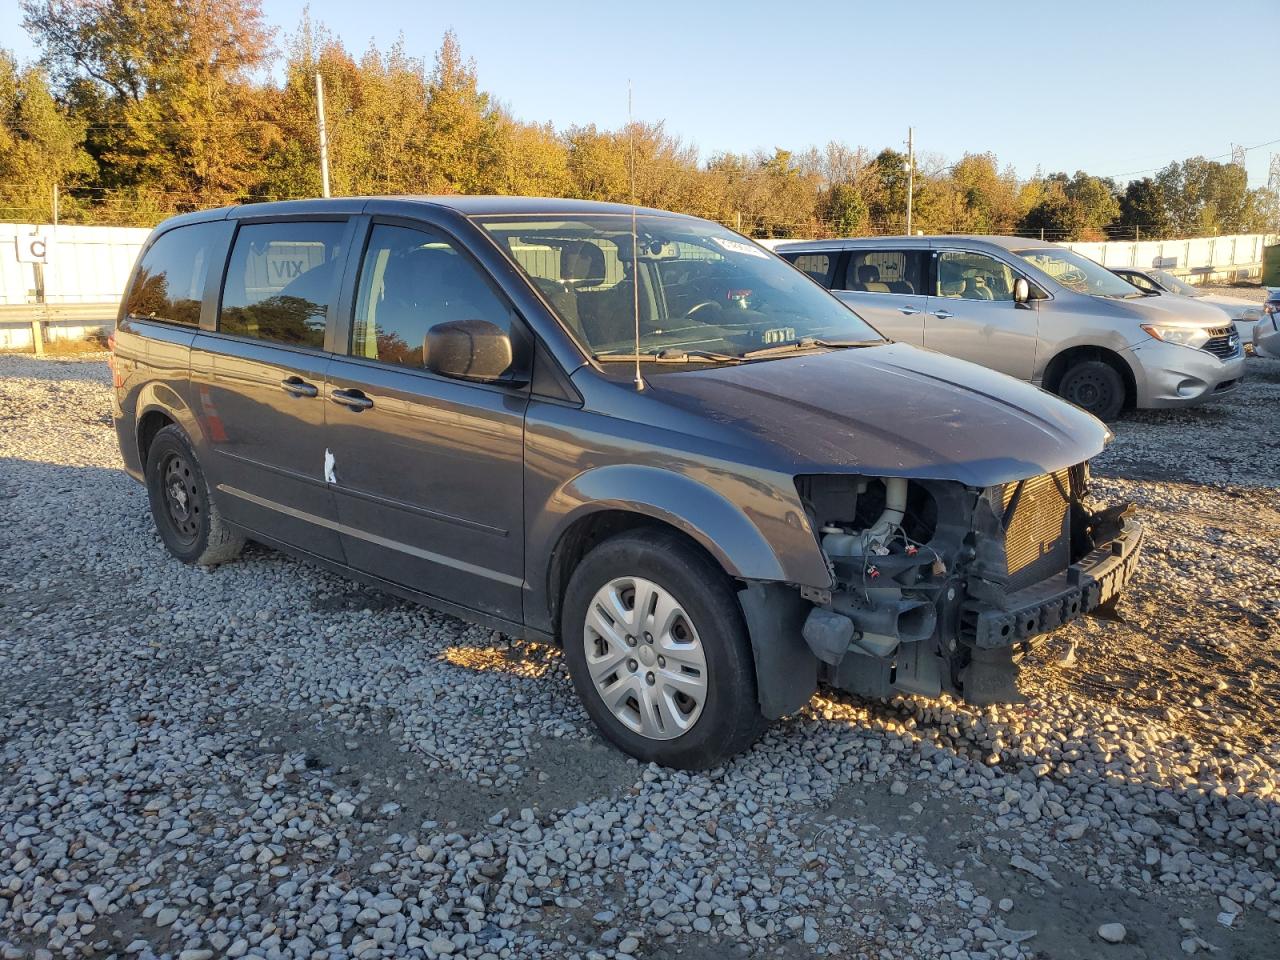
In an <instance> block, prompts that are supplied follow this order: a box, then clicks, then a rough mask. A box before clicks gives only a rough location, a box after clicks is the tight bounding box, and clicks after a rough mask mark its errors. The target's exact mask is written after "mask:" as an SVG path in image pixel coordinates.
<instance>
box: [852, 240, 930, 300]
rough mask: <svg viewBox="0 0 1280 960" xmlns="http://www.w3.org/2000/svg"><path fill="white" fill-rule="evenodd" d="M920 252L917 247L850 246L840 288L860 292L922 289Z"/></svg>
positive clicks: (921, 256) (912, 291)
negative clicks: (893, 248) (911, 248)
mask: <svg viewBox="0 0 1280 960" xmlns="http://www.w3.org/2000/svg"><path fill="white" fill-rule="evenodd" d="M923 274H924V254H923V253H921V252H920V251H919V250H853V251H851V252H850V254H849V265H848V267H846V268H845V275H844V289H845V290H858V291H861V292H863V293H906V294H914V293H925V292H926V291H925V287H924V276H923Z"/></svg>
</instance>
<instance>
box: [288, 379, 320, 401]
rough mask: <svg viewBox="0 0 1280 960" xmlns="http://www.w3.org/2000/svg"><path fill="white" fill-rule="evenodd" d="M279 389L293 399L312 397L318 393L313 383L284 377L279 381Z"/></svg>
mask: <svg viewBox="0 0 1280 960" xmlns="http://www.w3.org/2000/svg"><path fill="white" fill-rule="evenodd" d="M280 388H281V389H282V390H284V392H285V393H291V394H293V395H294V396H295V397H314V396H315V395H316V394H318V393H319V392H320V391H319V390H318V389H317V388H316V385H315V384H314V383H307V381H305V380H303V379H302V378H301V377H286V378H285V379H284V380H281V381H280Z"/></svg>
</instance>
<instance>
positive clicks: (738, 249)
mask: <svg viewBox="0 0 1280 960" xmlns="http://www.w3.org/2000/svg"><path fill="white" fill-rule="evenodd" d="M711 239H712V240H714V241H715V242H716V243H717V244H719V245H720V247H722V248H723V249H725V250H728V251H729V252H730V253H745V254H746V255H747V256H749V257H759V258H760V259H762V260H768V259H769V255H768V254H767V253H765V252H764V251H763V250H761V249H760V248H759V247H757V246H756V245H755V244H754V243H744V242H743V241H741V240H731V239H729V238H728V237H712V238H711Z"/></svg>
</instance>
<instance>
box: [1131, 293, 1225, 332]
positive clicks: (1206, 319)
mask: <svg viewBox="0 0 1280 960" xmlns="http://www.w3.org/2000/svg"><path fill="white" fill-rule="evenodd" d="M1111 302H1112V303H1115V304H1118V305H1120V306H1123V307H1129V308H1131V309H1132V310H1133V311H1134V312H1135V313H1136V314H1137V315H1138V317H1139V318H1140V319H1141V321H1142V322H1143V323H1185V324H1192V325H1196V326H1209V327H1220V326H1222V325H1223V324H1224V322H1225V321H1226V318H1225V317H1224V316H1223V315H1222V309H1221V308H1220V307H1215V306H1213V305H1212V304H1209V303H1206V302H1205V301H1204V300H1203V299H1199V298H1192V297H1179V296H1175V295H1170V294H1161V295H1160V296H1158V297H1142V298H1137V297H1135V298H1134V299H1132V300H1113V301H1111Z"/></svg>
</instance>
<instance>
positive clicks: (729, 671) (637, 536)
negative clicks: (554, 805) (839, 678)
mask: <svg viewBox="0 0 1280 960" xmlns="http://www.w3.org/2000/svg"><path fill="white" fill-rule="evenodd" d="M628 577H638V578H643V579H645V580H647V581H650V582H652V583H653V584H656V585H657V586H658V587H660V588H662V589H663V590H664V591H666V593H667V594H669V595H670V597H671V598H673V599H674V601H675V603H676V604H678V606H679V608H680V609H681V610H682V611H683V613H684V614H687V617H688V618H689V621H690V625H691V626H692V629H693V636H694V637H695V638H696V640H697V642H698V643H699V644H700V648H701V653H702V656H703V657H704V658H705V664H706V674H707V675H706V678H705V697H704V699H703V700H702V704H701V709H700V712H699V713H697V715H696V717H695V718H694V719H693V721H692V724H691V726H690V727H689V728H688V729H687V730H685V731H684V732H683V733H680V734H678V735H676V736H674V737H672V738H671V739H652V738H650V737H648V736H645V735H643V734H642V733H639V732H637V731H635V730H633V729H632V728H631V727H629V726H627V724H625V723H623V722H622V720H620V719H619V718H618V717H617V716H615V715H614V712H613V710H611V709H610V707H609V706H608V705H607V704H606V703H605V701H604V698H603V696H602V694H601V693H600V691H599V690H598V689H597V687H596V684H595V682H594V681H593V679H592V676H591V672H590V670H589V668H588V661H587V635H586V621H587V615H588V612H590V610H589V608H590V607H591V604H592V601H593V600H594V598H595V597H596V594H597V592H598V591H600V590H602V589H604V588H605V587H606V585H609V584H612V583H614V582H615V581H618V580H620V579H625V578H628ZM675 632H676V633H677V634H678V632H679V631H678V630H677V631H675ZM645 635H646V636H647V634H645ZM686 635H687V632H686ZM637 639H639V640H640V646H643V644H644V640H643V639H642V638H637ZM561 640H562V644H563V647H564V654H565V660H566V661H567V662H568V665H569V673H570V675H571V676H572V677H573V684H574V686H575V687H576V688H577V691H578V696H579V698H581V700H582V703H583V706H584V707H585V708H586V710H587V713H588V714H590V716H591V719H592V720H593V721H595V723H596V726H598V727H599V728H600V731H601V732H602V733H603V734H604V736H605V737H606V738H608V739H609V740H610V741H612V742H613V743H614V744H615V745H617V746H618V747H619V748H620V749H621V750H623V751H624V752H625V753H628V754H630V755H631V756H633V757H635V758H636V759H637V760H640V761H643V762H654V763H659V764H662V765H663V766H667V767H676V768H679V769H683V770H702V769H706V768H708V767H713V766H716V765H717V764H719V763H721V762H722V761H724V760H726V759H727V758H729V757H732V756H733V755H734V754H737V753H739V752H741V751H742V750H745V749H746V748H747V747H748V746H750V745H751V743H752V742H753V741H754V740H755V739H756V737H758V736H759V735H760V734H761V732H763V730H764V729H765V727H766V726H767V725H768V723H767V721H766V720H765V719H764V717H763V716H761V714H760V707H759V703H758V701H757V698H756V675H755V660H754V658H753V656H752V653H751V641H750V638H749V637H748V634H747V628H746V624H745V622H744V621H743V616H742V610H741V608H740V607H739V606H738V601H737V597H736V596H735V594H734V591H733V587H732V584H731V582H730V580H729V578H728V577H726V576H725V574H724V572H723V571H722V570H721V569H720V568H719V567H718V566H717V565H716V564H715V563H713V562H712V561H711V560H710V559H708V558H707V557H706V556H705V555H703V554H702V553H700V552H699V551H698V550H697V549H695V548H694V547H692V546H691V545H689V544H688V543H687V542H686V541H684V540H683V539H681V538H680V537H679V536H678V535H676V534H674V533H669V532H666V531H659V530H642V531H636V532H633V533H625V534H621V535H619V536H617V537H614V538H612V539H610V540H606V541H605V542H604V543H602V544H600V545H599V546H597V547H595V549H593V550H592V551H591V552H590V553H589V554H587V556H586V557H585V558H584V559H583V560H582V562H581V563H579V564H578V567H577V569H576V570H574V572H573V576H572V577H571V578H570V580H569V587H568V590H567V591H566V592H565V602H564V610H563V616H562V617H561ZM597 642H599V641H597ZM606 646H608V645H607V644H606ZM595 649H597V650H598V649H600V648H599V647H596V648H595ZM620 649H621V648H620ZM659 649H661V647H660V646H658V647H653V646H651V649H650V651H649V652H648V654H647V655H648V656H650V657H652V656H654V653H653V651H654V650H659ZM668 656H671V654H670V653H668ZM628 662H630V661H628ZM638 669H639V671H640V672H639V673H637V674H636V675H635V681H634V682H635V683H636V685H637V688H638V689H639V684H640V683H642V682H644V681H643V680H642V679H641V675H642V674H644V672H645V670H646V668H645V667H644V666H643V665H641V666H640V667H639V668H638ZM621 670H622V667H619V673H620V672H621ZM657 673H658V674H659V686H661V676H663V675H665V676H670V673H666V674H664V673H663V672H662V671H657ZM647 677H648V681H649V685H650V686H653V677H654V673H653V672H650V673H648V674H647ZM667 689H670V688H669V687H668V688H667ZM653 695H655V696H656V694H653ZM681 696H682V694H678V693H677V694H676V695H675V697H676V698H677V699H678V698H680V697H681ZM690 702H692V701H690ZM639 709H640V704H639V702H638V701H637V702H636V710H637V711H638V710H639ZM637 715H638V714H637ZM672 729H675V728H672Z"/></svg>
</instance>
